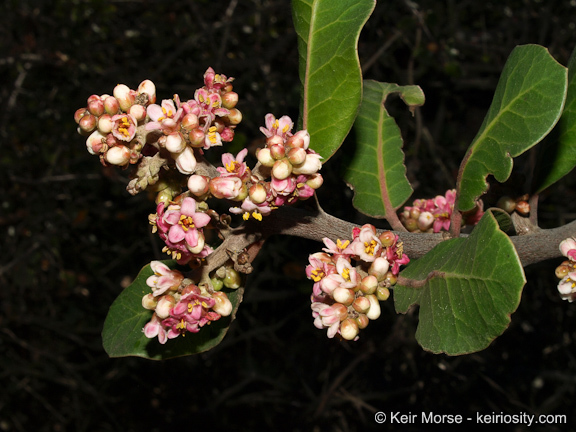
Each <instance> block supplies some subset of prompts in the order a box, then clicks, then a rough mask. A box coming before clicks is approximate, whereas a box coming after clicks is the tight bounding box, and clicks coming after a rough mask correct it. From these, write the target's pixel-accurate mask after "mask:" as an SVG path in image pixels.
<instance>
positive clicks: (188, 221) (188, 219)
mask: <svg viewBox="0 0 576 432" xmlns="http://www.w3.org/2000/svg"><path fill="white" fill-rule="evenodd" d="M178 224H179V225H180V226H181V227H182V229H183V230H184V231H185V232H186V231H188V230H189V229H190V228H194V219H192V216H185V215H180V220H179V221H178Z"/></svg>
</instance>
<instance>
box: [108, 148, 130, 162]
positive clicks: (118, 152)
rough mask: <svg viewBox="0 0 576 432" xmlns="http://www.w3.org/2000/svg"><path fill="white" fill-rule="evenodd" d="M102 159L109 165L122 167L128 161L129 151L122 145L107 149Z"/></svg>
mask: <svg viewBox="0 0 576 432" xmlns="http://www.w3.org/2000/svg"><path fill="white" fill-rule="evenodd" d="M104 159H106V162H108V163H109V164H112V165H118V166H124V165H126V164H128V162H129V161H130V149H129V148H128V147H126V146H123V145H118V146H115V147H112V148H109V149H108V151H107V152H106V156H105V157H104Z"/></svg>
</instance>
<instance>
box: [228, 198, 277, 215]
mask: <svg viewBox="0 0 576 432" xmlns="http://www.w3.org/2000/svg"><path fill="white" fill-rule="evenodd" d="M228 211H229V212H230V213H234V214H242V218H243V219H244V220H248V219H250V217H253V218H254V219H256V220H258V221H261V220H262V216H267V215H269V214H270V212H271V211H272V207H270V203H269V202H267V201H264V202H262V203H259V204H256V203H254V202H252V200H251V199H250V197H246V198H245V199H244V201H242V205H241V206H240V207H231V208H230V209H229V210H228Z"/></svg>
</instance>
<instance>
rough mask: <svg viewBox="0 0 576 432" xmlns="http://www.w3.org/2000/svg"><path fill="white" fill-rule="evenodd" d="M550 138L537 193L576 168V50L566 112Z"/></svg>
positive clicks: (540, 166)
mask: <svg viewBox="0 0 576 432" xmlns="http://www.w3.org/2000/svg"><path fill="white" fill-rule="evenodd" d="M546 138H547V139H546V141H545V142H544V143H543V144H544V145H543V148H542V152H541V154H540V156H539V158H538V161H539V164H538V166H537V172H536V177H537V180H536V181H535V182H534V184H535V190H536V192H537V193H540V192H542V191H543V190H544V189H546V188H548V187H549V186H551V185H552V184H554V183H556V182H557V181H558V180H560V179H561V178H562V177H564V176H565V175H566V174H568V173H569V172H570V171H572V169H573V168H574V167H575V166H576V49H575V50H574V51H572V56H571V57H570V60H569V62H568V91H567V94H566V105H565V106H564V111H563V112H562V116H561V117H560V120H559V121H558V124H557V125H556V127H555V128H554V131H553V133H551V134H550V135H549V136H548V137H546Z"/></svg>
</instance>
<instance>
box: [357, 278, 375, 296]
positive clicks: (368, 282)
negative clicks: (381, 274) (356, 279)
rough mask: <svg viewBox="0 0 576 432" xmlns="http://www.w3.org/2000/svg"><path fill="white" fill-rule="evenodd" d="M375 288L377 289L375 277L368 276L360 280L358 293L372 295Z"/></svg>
mask: <svg viewBox="0 0 576 432" xmlns="http://www.w3.org/2000/svg"><path fill="white" fill-rule="evenodd" d="M376 288H378V279H376V276H372V275H368V276H366V277H365V278H364V279H362V282H361V283H360V291H362V292H363V293H364V294H374V292H375V291H376Z"/></svg>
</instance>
